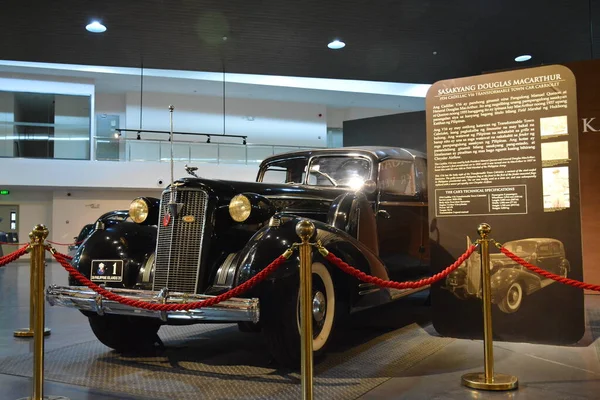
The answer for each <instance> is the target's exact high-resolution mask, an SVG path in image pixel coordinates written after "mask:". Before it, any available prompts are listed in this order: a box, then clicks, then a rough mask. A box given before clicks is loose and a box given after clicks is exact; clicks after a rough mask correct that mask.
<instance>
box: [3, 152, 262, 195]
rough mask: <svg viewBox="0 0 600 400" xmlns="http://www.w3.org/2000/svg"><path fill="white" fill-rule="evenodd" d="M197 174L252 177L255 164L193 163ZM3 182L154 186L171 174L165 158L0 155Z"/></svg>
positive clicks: (179, 169)
mask: <svg viewBox="0 0 600 400" xmlns="http://www.w3.org/2000/svg"><path fill="white" fill-rule="evenodd" d="M185 164H186V163H184V162H177V163H175V166H174V176H175V178H179V177H183V176H187V173H186V172H185V169H184V165H185ZM194 165H195V166H197V167H198V171H197V174H198V175H199V176H201V177H205V178H210V179H224V180H238V181H254V179H255V178H256V173H257V172H258V164H254V165H244V164H240V165H235V164H208V163H206V164H194ZM0 171H11V173H9V174H3V175H2V186H3V187H4V186H6V187H27V188H28V187H35V186H38V187H48V188H61V187H65V188H91V189H92V188H106V189H151V190H153V189H156V188H159V186H158V184H157V181H158V179H162V180H163V185H162V187H165V185H166V184H168V183H169V179H170V176H171V172H170V163H168V162H163V163H161V162H128V163H125V162H119V161H83V160H76V161H72V160H45V159H26V158H0Z"/></svg>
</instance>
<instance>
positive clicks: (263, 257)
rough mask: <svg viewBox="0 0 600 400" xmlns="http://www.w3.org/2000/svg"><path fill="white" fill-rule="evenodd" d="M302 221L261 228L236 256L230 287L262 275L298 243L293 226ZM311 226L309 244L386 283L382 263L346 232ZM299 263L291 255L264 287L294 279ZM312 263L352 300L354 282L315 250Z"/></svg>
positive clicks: (289, 220) (286, 220) (323, 225)
mask: <svg viewBox="0 0 600 400" xmlns="http://www.w3.org/2000/svg"><path fill="white" fill-rule="evenodd" d="M302 219H304V218H300V217H297V216H289V217H285V216H284V217H282V223H281V224H280V225H279V226H276V227H275V226H265V227H263V228H262V229H260V230H259V231H258V232H257V233H256V234H255V235H254V236H253V237H252V238H251V239H250V241H249V242H248V244H247V245H246V246H245V247H244V249H242V251H241V252H240V253H241V254H239V256H238V260H239V264H238V266H237V272H236V276H235V280H234V286H238V285H240V284H242V283H243V282H245V281H247V280H248V279H250V278H251V277H253V276H254V275H256V274H257V273H259V272H260V271H262V270H263V269H264V268H265V267H266V266H267V265H269V263H271V262H272V261H273V260H274V259H276V258H277V257H278V256H280V255H281V254H282V253H283V252H284V251H285V250H286V249H288V248H289V247H290V246H291V245H292V244H293V243H298V242H300V238H299V237H298V235H297V234H296V225H297V224H298V222H300V221H301V220H302ZM311 222H313V223H314V225H315V228H316V229H315V234H314V235H313V237H312V238H311V242H316V241H320V242H321V243H322V244H323V246H324V247H325V248H326V249H328V250H329V251H331V252H332V253H333V254H335V255H336V256H337V257H339V258H341V259H342V260H344V261H345V262H346V263H348V264H350V265H352V266H353V267H355V268H357V269H359V270H361V271H362V272H365V273H367V274H369V275H375V276H378V277H380V278H382V279H389V277H388V275H387V269H386V268H385V266H384V265H383V262H382V261H381V260H380V259H379V258H378V257H377V256H375V255H374V254H373V253H372V252H371V251H370V250H369V249H368V248H367V247H366V246H365V245H363V244H362V243H360V242H358V241H357V240H356V239H354V238H353V237H352V236H350V235H348V234H347V233H346V232H344V231H342V230H340V229H336V228H334V227H332V226H330V225H328V224H326V223H323V222H320V221H315V220H311ZM299 261H300V260H299V253H298V251H295V252H294V254H293V255H292V257H290V259H289V260H288V261H287V262H286V263H284V264H283V265H281V266H280V267H279V268H278V269H277V271H275V272H274V273H273V274H272V275H270V276H269V277H268V278H267V284H266V285H264V286H268V285H277V281H280V280H290V279H292V278H293V279H297V277H298V266H299ZM314 261H320V262H323V264H325V265H326V266H328V267H329V269H330V272H331V274H332V279H333V281H334V284H335V285H336V289H338V288H340V289H343V290H344V291H346V292H347V293H348V294H349V295H351V296H353V294H354V292H357V290H353V288H357V286H358V280H357V279H355V278H353V277H351V276H350V275H347V274H345V273H344V272H342V271H341V270H339V269H338V268H335V267H334V266H333V265H330V263H329V262H328V261H326V260H324V258H323V256H321V254H320V253H319V252H318V251H316V249H315V251H313V262H314ZM264 286H263V288H264ZM253 292H254V291H253ZM349 301H352V300H349Z"/></svg>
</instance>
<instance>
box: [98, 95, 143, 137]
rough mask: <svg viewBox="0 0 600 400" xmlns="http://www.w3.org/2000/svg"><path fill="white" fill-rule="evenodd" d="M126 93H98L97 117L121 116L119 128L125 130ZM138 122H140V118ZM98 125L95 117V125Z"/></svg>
mask: <svg viewBox="0 0 600 400" xmlns="http://www.w3.org/2000/svg"><path fill="white" fill-rule="evenodd" d="M125 104H126V103H125V93H122V94H114V93H96V112H95V114H96V115H101V114H107V115H118V116H119V128H125V127H126V126H127V125H126V122H125V120H126V115H127V113H126V107H125ZM137 121H139V116H138V119H137ZM95 123H96V117H95V116H94V121H93V124H95Z"/></svg>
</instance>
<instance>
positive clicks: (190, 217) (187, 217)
mask: <svg viewBox="0 0 600 400" xmlns="http://www.w3.org/2000/svg"><path fill="white" fill-rule="evenodd" d="M181 219H182V220H183V222H194V221H195V220H196V218H195V217H194V216H193V215H185V216H183V217H182V218H181Z"/></svg>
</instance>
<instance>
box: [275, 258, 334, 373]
mask: <svg viewBox="0 0 600 400" xmlns="http://www.w3.org/2000/svg"><path fill="white" fill-rule="evenodd" d="M298 286H299V285H298V281H297V280H294V283H293V284H291V285H289V287H288V288H287V289H288V290H285V291H282V292H281V296H282V297H279V298H277V299H273V298H271V299H270V300H269V304H266V305H265V306H266V310H265V315H264V325H263V334H264V336H265V339H266V341H267V345H268V347H269V351H270V353H271V355H272V356H273V357H274V358H275V360H276V361H277V362H278V363H279V364H280V365H282V366H285V367H289V368H297V367H298V366H299V365H300V294H299V287H298ZM311 302H312V307H311V308H312V325H313V352H314V353H315V355H316V356H318V355H320V354H322V353H324V351H325V348H326V346H327V344H328V342H329V339H330V338H331V335H332V331H333V328H334V322H335V320H336V296H335V289H334V287H333V280H332V279H331V274H330V273H329V270H328V269H327V267H325V265H323V264H322V263H319V262H315V263H313V264H312V298H311Z"/></svg>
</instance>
